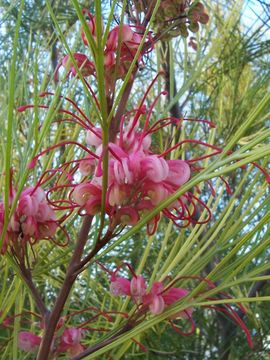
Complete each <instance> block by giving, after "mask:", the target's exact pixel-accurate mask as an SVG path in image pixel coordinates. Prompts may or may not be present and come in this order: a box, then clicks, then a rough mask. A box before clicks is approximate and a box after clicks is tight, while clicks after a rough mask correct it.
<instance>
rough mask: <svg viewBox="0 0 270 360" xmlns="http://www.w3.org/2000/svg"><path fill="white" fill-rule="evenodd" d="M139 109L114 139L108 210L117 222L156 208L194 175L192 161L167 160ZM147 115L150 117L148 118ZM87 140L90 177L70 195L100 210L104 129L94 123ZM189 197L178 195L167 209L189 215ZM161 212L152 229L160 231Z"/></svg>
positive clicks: (83, 166) (84, 165)
mask: <svg viewBox="0 0 270 360" xmlns="http://www.w3.org/2000/svg"><path fill="white" fill-rule="evenodd" d="M138 117H139V116H138V113H137V114H135V116H134V117H133V118H131V119H129V122H128V124H127V125H126V126H125V125H124V122H122V124H121V128H120V131H119V133H118V135H117V138H116V140H115V142H114V143H112V142H110V143H109V145H108V149H109V169H108V174H109V178H108V189H107V194H106V211H107V213H108V214H109V215H110V216H111V217H112V216H113V220H114V222H115V223H116V224H117V223H121V224H123V225H134V224H136V223H137V222H138V221H139V219H140V218H141V217H142V216H143V214H145V213H147V212H149V211H151V210H152V209H154V208H155V207H156V206H157V205H158V204H159V203H160V202H161V201H162V200H165V199H167V198H168V197H169V196H170V195H171V194H173V193H174V192H175V191H176V190H177V189H179V188H180V187H181V186H182V185H183V184H185V183H186V182H187V181H188V180H189V178H190V173H191V171H190V167H189V165H188V163H187V162H186V161H184V160H167V159H165V158H164V156H163V155H162V154H157V153H154V152H153V151H152V150H151V148H150V147H151V131H152V130H151V128H147V126H144V128H143V129H140V128H139V119H138ZM147 123H148V121H146V124H147ZM86 141H87V144H88V145H89V146H91V148H92V149H93V152H94V154H95V157H94V156H91V155H89V156H87V157H86V158H85V159H82V161H81V162H80V166H79V169H80V171H81V173H82V175H83V176H87V177H92V178H91V180H88V181H86V182H83V183H81V184H79V185H77V186H75V188H74V190H73V191H72V196H71V198H72V199H73V201H74V202H75V203H76V204H77V205H78V206H79V207H80V208H81V210H84V211H85V212H86V213H87V214H89V215H94V214H96V213H98V212H99V211H100V205H101V194H102V191H101V188H102V176H103V171H102V167H101V160H102V155H103V153H104V149H103V147H102V135H101V129H99V128H96V127H93V128H91V129H90V130H88V132H87V137H86ZM187 200H188V197H187V196H183V197H182V198H179V199H178V200H176V201H175V202H174V203H173V204H171V205H170V207H168V208H165V209H164V210H163V213H164V215H165V216H167V217H169V218H170V217H171V210H173V209H176V211H177V214H176V215H174V218H175V219H185V217H187V216H188V215H187V213H186V209H187V207H188V204H187ZM159 218H160V215H158V216H156V218H155V219H154V220H152V221H151V222H150V223H149V224H148V232H149V233H152V232H154V231H155V229H156V226H157V222H158V220H159Z"/></svg>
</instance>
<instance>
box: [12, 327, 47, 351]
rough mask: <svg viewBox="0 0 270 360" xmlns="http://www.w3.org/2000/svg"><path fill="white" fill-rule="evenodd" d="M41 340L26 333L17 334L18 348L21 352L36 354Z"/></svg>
mask: <svg viewBox="0 0 270 360" xmlns="http://www.w3.org/2000/svg"><path fill="white" fill-rule="evenodd" d="M41 340H42V338H41V337H40V336H37V335H35V334H33V333H31V332H28V331H21V332H19V336H18V346H19V348H20V349H21V350H24V351H27V352H36V351H37V350H38V347H39V345H40V343H41Z"/></svg>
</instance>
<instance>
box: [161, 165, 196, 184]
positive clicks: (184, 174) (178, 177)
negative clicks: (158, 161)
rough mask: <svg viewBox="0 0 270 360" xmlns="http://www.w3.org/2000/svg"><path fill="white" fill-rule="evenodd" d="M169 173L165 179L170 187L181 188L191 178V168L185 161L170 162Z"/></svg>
mask: <svg viewBox="0 0 270 360" xmlns="http://www.w3.org/2000/svg"><path fill="white" fill-rule="evenodd" d="M167 164H168V166H169V173H168V175H167V177H166V179H165V181H166V182H167V183H169V184H170V185H174V186H176V187H179V186H181V185H183V184H185V183H186V182H187V181H188V180H189V178H190V167H189V165H188V163H187V162H186V161H184V160H168V161H167Z"/></svg>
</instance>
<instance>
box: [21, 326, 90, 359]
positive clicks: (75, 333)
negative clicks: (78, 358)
mask: <svg viewBox="0 0 270 360" xmlns="http://www.w3.org/2000/svg"><path fill="white" fill-rule="evenodd" d="M83 333H84V330H83V329H81V328H76V327H67V328H65V329H64V331H63V332H62V334H61V335H60V336H59V337H58V338H55V339H54V343H53V345H52V351H53V353H54V354H61V353H65V354H67V355H68V356H69V357H73V356H75V355H77V354H79V353H80V352H82V351H83V350H84V347H83V346H82V345H81V340H82V336H83ZM41 341H42V337H41V336H38V335H35V334H34V333H32V332H29V331H21V332H19V338H18V346H19V348H20V349H21V350H24V351H27V352H28V353H29V352H31V353H36V352H37V350H38V348H39V346H40V344H41Z"/></svg>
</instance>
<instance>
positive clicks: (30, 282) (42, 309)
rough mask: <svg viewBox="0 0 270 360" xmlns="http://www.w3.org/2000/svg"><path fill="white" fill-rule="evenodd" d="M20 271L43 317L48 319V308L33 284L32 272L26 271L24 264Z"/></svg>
mask: <svg viewBox="0 0 270 360" xmlns="http://www.w3.org/2000/svg"><path fill="white" fill-rule="evenodd" d="M20 269H21V275H22V277H23V279H24V281H25V282H26V284H27V286H28V287H29V289H30V291H31V293H32V296H33V298H34V300H35V303H36V305H37V307H38V310H39V312H40V314H41V315H42V317H44V318H46V316H47V315H48V309H47V308H46V306H45V304H44V301H43V300H42V298H41V296H40V293H39V292H38V290H37V288H36V286H35V284H34V283H33V280H32V274H31V271H30V270H28V269H26V267H25V266H24V265H22V264H21V265H20Z"/></svg>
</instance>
